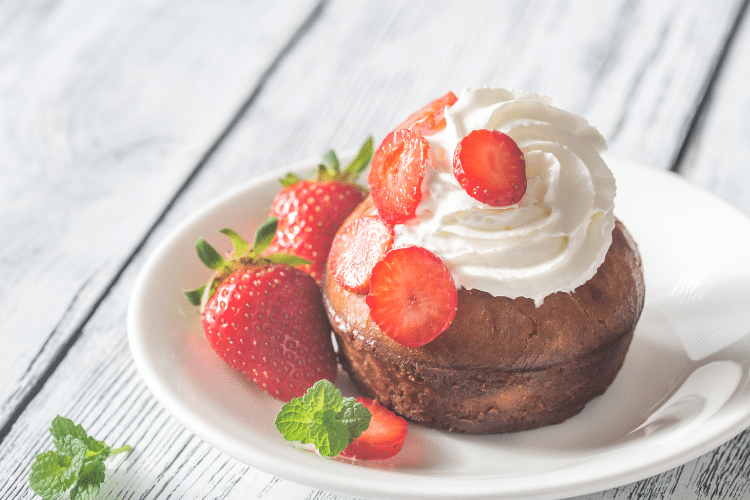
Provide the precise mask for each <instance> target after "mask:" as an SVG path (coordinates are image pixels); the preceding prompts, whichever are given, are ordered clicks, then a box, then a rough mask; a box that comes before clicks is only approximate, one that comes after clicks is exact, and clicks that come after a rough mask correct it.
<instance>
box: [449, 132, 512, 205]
mask: <svg viewBox="0 0 750 500" xmlns="http://www.w3.org/2000/svg"><path fill="white" fill-rule="evenodd" d="M453 174H454V175H455V176H456V179H457V180H458V182H459V184H461V187H463V188H464V190H465V191H466V192H467V193H468V194H469V196H471V197H472V198H474V199H476V200H479V201H481V202H482V203H487V204H488V205H491V206H493V207H504V206H508V205H513V204H514V203H518V201H519V200H520V199H521V198H522V197H523V194H524V193H525V192H526V161H525V160H524V158H523V152H522V151H521V150H520V149H519V147H518V145H517V144H516V143H515V141H514V140H513V139H511V138H510V137H508V136H507V135H505V134H503V133H502V132H498V131H496V130H484V129H480V130H474V131H472V132H470V133H469V135H467V136H466V137H464V138H463V139H461V142H460V143H459V145H458V146H457V147H456V152H455V154H454V156H453Z"/></svg>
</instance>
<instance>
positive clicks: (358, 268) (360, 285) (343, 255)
mask: <svg viewBox="0 0 750 500" xmlns="http://www.w3.org/2000/svg"><path fill="white" fill-rule="evenodd" d="M393 238H394V234H393V226H391V225H390V224H388V223H387V222H386V221H384V220H383V219H381V218H380V217H377V216H367V217H362V218H359V219H355V220H353V221H351V222H349V223H348V224H346V225H345V226H343V227H342V228H341V229H340V230H339V232H338V233H337V234H336V237H335V238H334V239H333V244H332V245H331V253H330V255H329V256H328V266H329V267H330V269H331V275H332V276H333V279H335V280H336V283H338V284H339V285H341V286H342V287H344V288H346V289H347V290H349V291H351V292H354V293H367V292H368V291H369V290H370V274H371V273H372V268H373V266H374V265H375V264H376V263H377V262H378V261H380V260H381V259H382V258H383V257H385V254H387V253H388V251H389V250H390V249H391V246H393Z"/></svg>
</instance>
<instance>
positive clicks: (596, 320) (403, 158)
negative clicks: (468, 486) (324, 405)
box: [323, 88, 645, 433]
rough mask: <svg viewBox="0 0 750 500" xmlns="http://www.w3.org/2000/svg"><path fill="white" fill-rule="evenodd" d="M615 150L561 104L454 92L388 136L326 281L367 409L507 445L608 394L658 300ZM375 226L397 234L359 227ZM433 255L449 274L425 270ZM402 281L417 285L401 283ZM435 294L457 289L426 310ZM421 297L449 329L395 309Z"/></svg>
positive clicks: (496, 92) (341, 342)
mask: <svg viewBox="0 0 750 500" xmlns="http://www.w3.org/2000/svg"><path fill="white" fill-rule="evenodd" d="M604 148H605V143H604V140H603V138H602V137H601V135H599V133H598V132H597V131H596V130H595V129H594V128H593V127H591V126H590V125H589V124H588V123H587V122H586V121H585V120H583V119H582V118H580V117H578V116H576V115H574V114H572V113H568V112H565V111H562V110H560V109H558V108H555V107H553V106H552V105H551V104H550V101H549V100H548V99H547V98H544V97H541V96H538V95H535V94H530V93H524V92H515V91H507V90H503V89H491V88H481V89H468V90H465V91H464V92H463V93H462V94H461V95H460V97H458V98H456V97H455V96H454V95H453V94H451V93H449V94H446V96H443V97H442V98H440V99H438V100H436V101H434V102H433V103H430V104H429V105H428V106H426V107H425V108H423V109H422V110H420V111H419V112H417V113H415V114H414V115H412V117H410V118H409V119H408V120H407V121H406V122H404V124H402V125H400V126H399V127H397V129H396V130H395V131H394V132H392V133H391V134H389V135H388V136H387V137H386V139H385V140H384V142H383V144H381V146H380V148H378V151H376V153H375V157H374V158H373V163H372V171H371V173H370V177H369V181H370V187H371V191H372V194H371V195H370V196H369V197H368V198H367V199H366V200H365V201H364V202H363V203H362V204H361V205H360V206H359V207H358V208H357V209H356V210H355V211H354V212H353V213H352V214H351V215H350V216H349V218H348V219H347V221H346V222H345V223H344V225H343V226H342V227H341V229H340V230H339V234H338V235H337V237H336V239H335V240H334V247H333V248H332V250H331V255H330V257H329V265H328V266H327V270H326V275H325V278H324V284H323V294H324V300H325V303H326V309H327V312H328V316H329V319H330V320H331V324H332V325H333V328H334V334H335V337H336V341H337V345H338V351H339V359H340V362H341V364H342V366H343V367H344V369H345V370H346V371H347V372H348V374H349V375H350V377H351V379H352V380H353V381H354V383H355V384H356V385H357V387H358V388H359V389H360V390H361V391H362V393H363V394H364V395H366V396H368V397H371V398H373V399H376V400H377V401H379V402H380V403H381V404H383V405H385V406H387V407H388V408H390V409H392V410H393V411H395V412H396V413H398V414H400V415H402V416H404V417H405V418H407V419H409V420H412V421H414V422H418V423H421V424H424V425H427V426H430V427H435V428H440V429H446V430H449V431H457V432H468V433H501V432H515V431H521V430H528V429H534V428H538V427H541V426H546V425H550V424H555V423H559V422H562V421H564V420H565V419H567V418H569V417H571V416H573V415H575V414H577V413H578V412H580V411H581V410H582V409H583V408H584V406H585V405H586V404H587V403H588V402H589V401H590V400H591V399H593V398H595V397H597V396H599V395H601V394H602V393H603V392H604V391H605V390H606V389H607V387H609V385H610V384H611V383H612V381H613V380H614V378H615V376H616V375H617V373H618V371H619V370H620V368H621V366H622V364H623V361H624V359H625V356H626V354H627V351H628V347H629V345H630V342H631V340H632V338H633V332H634V329H635V326H636V323H637V322H638V319H639V317H640V314H641V310H642V307H643V300H644V291H645V288H644V282H643V273H642V270H641V260H640V255H639V253H638V249H637V246H636V244H635V242H634V241H633V239H632V237H631V236H630V234H629V233H628V231H627V230H626V229H625V227H624V225H623V224H622V223H621V222H620V221H619V220H618V219H616V218H615V216H614V213H613V209H614V196H615V182H614V178H613V176H612V174H611V172H610V170H609V169H608V168H607V166H606V164H605V163H604V161H603V160H602V158H601V156H600V153H601V151H603V150H604ZM493 162H494V163H503V164H504V165H505V166H503V167H502V169H501V170H502V171H499V172H495V171H494V170H493V169H494V168H495V167H494V163H493ZM462 163H463V164H464V165H461V164H462ZM477 164H478V166H479V167H481V168H480V169H479V170H481V172H480V173H479V174H476V170H477V168H476V167H477ZM457 165H458V166H457ZM462 168H463V170H462ZM518 168H522V172H523V174H524V175H522V177H523V178H522V179H520V178H518V176H517V175H516V174H517V172H518ZM488 169H489V170H493V171H492V172H491V174H492V175H489V174H488V175H485V176H484V177H482V175H484V171H485V170H488ZM464 170H465V172H464ZM406 177H408V178H410V179H412V180H411V181H410V183H406V184H407V185H408V187H409V188H410V189H411V191H409V189H403V187H404V182H403V179H404V178H406ZM414 178H416V181H414V180H413V179H414ZM488 179H489V181H488ZM508 179H510V180H508ZM415 182H416V187H415V186H414V183H415ZM488 182H491V183H492V184H493V185H491V186H489V187H488V186H486V184H487V183H488ZM477 184H479V185H480V186H481V188H482V189H477V188H476V186H477ZM495 185H502V186H501V188H498V189H494V187H495ZM485 188H486V189H485ZM393 193H396V194H397V195H398V196H397V199H396V202H394V200H393V199H392V195H393ZM404 193H405V194H404ZM409 193H411V194H409ZM399 196H400V198H399ZM394 207H395V208H394ZM373 220H375V221H379V224H380V226H379V227H381V228H385V229H380V230H379V231H380V232H379V233H377V235H375V234H376V232H374V231H373V230H371V229H368V230H367V231H365V230H362V229H360V228H362V227H365V226H368V224H369V223H370V222H371V221H373ZM357 221H366V222H368V224H362V223H357ZM369 225H370V226H371V224H369ZM357 231H359V232H357ZM373 235H375V236H373ZM373 248H374V250H372V249H373ZM414 248H419V249H420V252H421V253H419V254H417V252H411V253H410V252H408V251H407V250H406V249H414ZM399 250H403V251H402V252H400V253H399ZM397 254H398V255H399V256H402V255H403V258H401V260H400V261H399V265H401V266H402V267H394V266H395V264H393V262H396V261H397V259H396V256H397ZM422 254H428V255H430V256H433V257H434V258H433V259H432V260H436V261H437V262H438V264H436V265H433V263H432V261H429V262H428V263H429V266H427V267H420V266H421V265H422V260H421V257H420V256H421V255H422ZM407 255H408V258H407ZM417 257H420V258H419V259H418V258H417ZM425 262H427V261H425ZM410 265H411V266H412V267H411V268H409V267H408V266H410ZM403 266H407V267H403ZM441 266H442V267H441ZM394 269H411V270H410V271H408V273H406V271H399V272H402V273H406V274H408V275H407V276H406V277H405V278H404V279H402V281H401V282H400V283H401V284H398V283H397V284H395V285H394V284H393V283H394V280H393V279H391V278H392V276H390V275H388V273H394V272H395V271H394ZM442 274H445V275H446V276H447V277H448V278H447V281H448V282H447V283H446V280H445V279H442V278H440V277H441V276H442ZM384 276H385V278H388V279H385V278H384ZM440 279H442V281H441V282H440V286H439V287H438V286H437V285H436V282H438V281H439V280H440ZM433 285H435V288H434V290H440V294H442V290H443V289H444V288H446V287H448V288H450V287H454V290H453V291H452V294H450V293H449V294H446V295H445V296H443V295H440V297H438V298H437V299H436V300H435V301H434V302H429V300H427V299H430V298H431V296H430V295H429V294H431V293H438V292H432V290H433V288H431V287H432V286H433ZM388 286H391V287H396V288H398V287H411V288H410V290H409V292H408V294H411V295H408V294H407V297H411V299H408V298H407V299H406V300H405V299H404V298H403V295H402V294H401V292H402V290H400V289H388V288H387V287H388ZM384 287H385V288H384ZM425 297H426V298H425ZM399 300H400V301H401V302H398V301H399ZM409 300H412V301H413V302H415V304H416V306H415V307H419V306H420V303H419V302H420V301H423V302H424V301H425V300H426V302H424V303H421V306H422V307H423V309H426V308H429V307H430V306H434V307H433V308H434V309H436V310H439V312H436V313H435V314H437V315H441V316H440V321H438V323H440V322H441V321H442V323H440V325H441V326H438V327H436V326H435V324H436V323H435V321H434V318H433V319H430V321H428V322H425V324H424V325H422V326H420V325H419V324H416V325H415V324H413V322H411V321H412V312H411V311H410V310H409V307H411V306H410V305H409V304H404V308H403V309H400V308H399V307H398V306H399V304H401V303H403V302H408V301H409ZM394 304H396V305H395V306H394ZM444 304H447V306H445V307H444ZM443 310H447V311H448V312H446V313H444V312H443ZM427 314H428V313H424V311H420V314H417V315H416V317H418V318H422V317H423V316H425V315H427Z"/></svg>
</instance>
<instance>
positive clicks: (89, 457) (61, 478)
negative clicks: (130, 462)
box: [29, 415, 131, 500]
mask: <svg viewBox="0 0 750 500" xmlns="http://www.w3.org/2000/svg"><path fill="white" fill-rule="evenodd" d="M49 431H50V433H51V434H52V442H53V444H54V445H55V448H56V450H50V451H46V452H44V453H40V454H39V455H37V457H36V460H35V461H34V463H33V464H32V465H31V475H30V476H29V486H30V487H31V490H32V491H33V492H34V493H36V494H37V495H39V496H41V497H42V498H44V499H45V500H51V499H53V498H57V497H59V496H60V495H62V494H63V493H65V492H66V491H68V490H70V498H71V500H92V499H93V498H94V497H96V495H97V494H98V493H99V489H100V487H101V484H102V483H103V482H104V473H105V466H104V461H105V460H106V459H107V458H109V457H111V456H114V455H117V454H118V453H122V452H125V451H130V450H131V448H130V446H128V445H125V446H123V447H121V448H117V449H115V450H113V449H112V448H110V447H109V446H107V445H106V444H105V443H104V441H98V440H96V439H94V438H93V437H91V436H89V435H88V434H87V433H86V431H85V430H84V429H83V427H81V426H80V425H76V424H74V423H73V421H72V420H70V419H69V418H65V417H61V416H60V415H58V416H56V417H55V418H54V419H53V420H52V425H50V429H49Z"/></svg>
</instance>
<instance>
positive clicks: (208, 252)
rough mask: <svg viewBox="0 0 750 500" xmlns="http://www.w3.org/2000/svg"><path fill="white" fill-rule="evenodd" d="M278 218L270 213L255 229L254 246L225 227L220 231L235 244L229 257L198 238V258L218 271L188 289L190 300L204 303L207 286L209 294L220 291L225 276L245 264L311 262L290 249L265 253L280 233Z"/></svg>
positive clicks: (298, 263)
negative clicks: (277, 231) (193, 287)
mask: <svg viewBox="0 0 750 500" xmlns="http://www.w3.org/2000/svg"><path fill="white" fill-rule="evenodd" d="M278 222H279V221H278V219H277V218H276V217H269V218H268V219H267V220H266V221H265V222H263V224H261V225H260V227H259V228H258V230H257V232H256V233H255V240H254V242H253V245H252V246H250V243H249V242H247V241H245V240H244V239H243V238H242V237H241V236H240V235H239V234H237V233H236V232H235V231H234V230H232V229H222V230H221V231H219V232H220V233H222V234H224V235H226V236H227V237H229V240H230V241H231V242H232V246H233V247H234V249H233V250H232V255H231V256H230V257H229V259H225V258H224V257H222V256H221V254H220V253H219V252H218V251H216V249H215V248H214V247H212V246H211V245H210V244H209V243H208V242H207V241H206V240H204V239H203V238H198V240H197V241H196V242H195V251H196V253H197V254H198V258H199V259H200V260H201V262H203V264H204V265H205V266H206V267H208V268H209V269H211V270H213V271H216V274H215V275H214V277H213V278H211V281H210V282H209V283H208V284H206V285H203V286H201V287H198V288H196V289H195V290H189V291H187V292H185V296H186V297H187V299H188V301H190V303H191V304H192V305H194V306H199V305H201V302H202V301H203V298H204V295H205V292H206V288H208V289H209V292H208V296H207V297H206V298H208V297H210V296H211V295H212V294H213V293H214V292H215V291H216V289H217V288H218V287H219V285H220V284H221V282H222V281H223V280H224V278H226V277H227V276H229V275H230V274H231V273H232V272H234V271H235V270H237V269H239V268H241V267H245V266H251V265H263V264H286V265H288V266H300V265H304V264H309V261H307V260H305V259H302V258H300V257H297V256H296V255H291V254H286V253H274V254H270V255H262V254H263V252H264V251H265V250H266V249H267V248H268V246H269V245H270V244H271V241H272V240H273V237H274V235H275V234H276V227H277V225H278Z"/></svg>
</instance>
